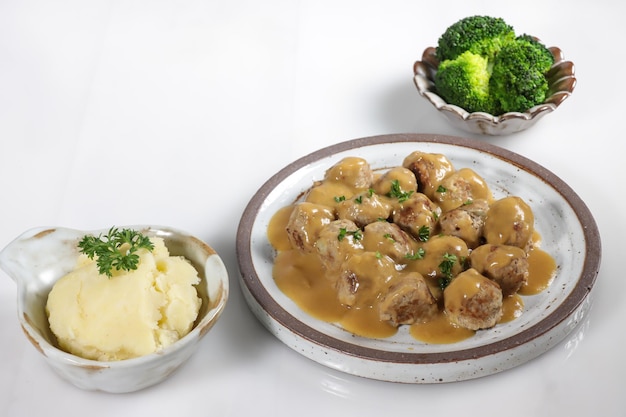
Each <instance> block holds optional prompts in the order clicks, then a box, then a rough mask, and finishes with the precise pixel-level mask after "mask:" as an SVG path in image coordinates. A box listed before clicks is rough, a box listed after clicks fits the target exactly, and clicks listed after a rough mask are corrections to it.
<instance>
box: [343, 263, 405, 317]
mask: <svg viewBox="0 0 626 417" xmlns="http://www.w3.org/2000/svg"><path fill="white" fill-rule="evenodd" d="M395 275H396V269H395V263H394V262H393V261H392V260H391V259H390V258H388V257H386V256H379V255H378V254H377V253H375V252H361V253H359V254H353V255H352V256H350V257H349V258H347V259H346V260H345V262H343V264H342V265H341V272H340V274H339V277H338V279H337V281H336V283H335V288H336V290H337V298H338V300H339V302H340V303H342V304H344V305H346V306H355V305H357V303H359V304H360V305H365V306H369V305H373V304H374V303H375V302H376V300H377V299H379V298H380V296H381V293H383V291H384V289H385V287H386V286H387V285H388V283H389V282H390V281H391V280H392V279H393V277H394V276H395Z"/></svg>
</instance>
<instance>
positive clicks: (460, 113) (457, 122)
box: [413, 46, 576, 136]
mask: <svg viewBox="0 0 626 417" xmlns="http://www.w3.org/2000/svg"><path fill="white" fill-rule="evenodd" d="M548 49H550V52H551V53H552V56H554V64H553V65H552V68H550V70H549V72H548V74H547V78H548V86H549V90H548V96H547V98H546V100H545V101H544V102H543V103H542V104H539V105H537V106H534V107H532V108H530V109H528V110H526V111H525V112H523V113H521V112H509V113H504V114H501V115H498V116H494V115H492V114H489V113H484V112H473V113H470V112H468V111H466V110H465V109H462V108H461V107H459V106H455V105H453V104H449V103H447V102H446V101H445V100H444V99H443V98H442V97H441V96H439V95H438V94H437V90H436V88H435V81H434V80H435V74H436V73H437V69H438V68H439V61H438V60H437V58H436V57H435V51H436V49H435V47H432V46H431V47H428V48H426V49H425V50H424V52H423V54H422V60H421V61H416V62H415V63H414V65H413V73H414V77H413V81H414V83H415V86H416V87H417V91H418V92H419V94H420V95H421V96H422V97H424V98H425V99H427V100H428V101H429V102H430V103H431V104H432V105H433V106H434V107H435V108H436V109H437V110H439V111H440V112H441V114H443V115H444V116H445V117H446V119H447V120H448V121H449V122H450V123H451V124H452V125H453V126H454V127H456V128H457V129H460V130H463V131H466V132H470V133H478V134H482V135H491V136H502V135H510V134H512V133H517V132H521V131H523V130H526V129H528V128H530V127H532V126H534V125H535V123H537V122H538V121H539V120H540V119H542V118H543V117H544V116H545V115H547V114H549V113H552V112H553V111H555V110H556V109H557V107H559V106H560V105H561V103H562V102H563V101H564V100H565V99H566V98H568V97H569V96H571V95H572V93H573V92H574V87H575V86H576V76H575V71H574V64H573V63H572V62H570V61H566V60H565V59H564V57H563V52H562V51H561V49H559V48H557V47H555V46H552V47H550V48H548Z"/></svg>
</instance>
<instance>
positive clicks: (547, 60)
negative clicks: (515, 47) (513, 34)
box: [515, 34, 554, 72]
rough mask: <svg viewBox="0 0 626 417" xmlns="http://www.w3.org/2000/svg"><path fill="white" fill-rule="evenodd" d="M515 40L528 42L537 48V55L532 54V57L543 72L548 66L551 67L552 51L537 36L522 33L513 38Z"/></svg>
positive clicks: (552, 62) (552, 61)
mask: <svg viewBox="0 0 626 417" xmlns="http://www.w3.org/2000/svg"><path fill="white" fill-rule="evenodd" d="M515 41H516V42H521V43H524V42H528V43H529V44H531V45H532V46H533V47H535V48H537V55H534V56H533V58H534V59H536V65H537V66H540V67H541V68H542V69H543V71H544V72H547V71H548V70H549V69H550V67H552V64H554V55H552V52H550V50H549V49H548V48H547V47H546V46H545V45H544V44H543V43H541V42H540V41H539V40H538V39H537V38H535V37H533V36H530V35H526V34H524V35H520V36H518V37H517V38H515Z"/></svg>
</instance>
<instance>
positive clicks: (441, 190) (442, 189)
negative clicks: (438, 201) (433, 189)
mask: <svg viewBox="0 0 626 417" xmlns="http://www.w3.org/2000/svg"><path fill="white" fill-rule="evenodd" d="M446 191H448V189H447V188H446V187H444V186H443V185H440V186H439V187H437V192H438V193H445V192H446Z"/></svg>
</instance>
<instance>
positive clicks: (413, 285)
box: [378, 272, 439, 327]
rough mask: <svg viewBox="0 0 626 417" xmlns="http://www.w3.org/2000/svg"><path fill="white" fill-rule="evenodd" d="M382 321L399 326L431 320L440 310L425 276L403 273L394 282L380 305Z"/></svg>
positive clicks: (415, 273)
mask: <svg viewBox="0 0 626 417" xmlns="http://www.w3.org/2000/svg"><path fill="white" fill-rule="evenodd" d="M378 308H379V310H378V311H379V317H380V320H381V321H385V322H388V323H389V324H391V325H392V326H395V327H398V326H400V325H402V324H413V323H418V322H426V321H429V320H431V319H432V318H433V317H434V316H435V315H436V314H437V313H438V312H439V307H438V306H437V300H436V299H435V297H433V295H432V293H431V292H430V289H429V287H428V284H427V283H426V280H425V279H424V277H423V276H421V275H420V274H419V273H417V272H411V273H407V274H403V275H402V276H401V277H399V278H398V280H397V282H395V283H394V284H392V285H391V286H390V287H389V289H388V291H387V292H386V293H385V295H384V297H383V299H382V300H381V301H380V304H379V306H378Z"/></svg>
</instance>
